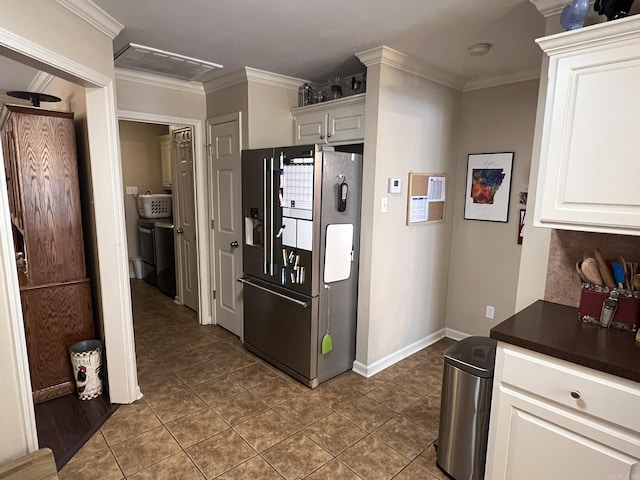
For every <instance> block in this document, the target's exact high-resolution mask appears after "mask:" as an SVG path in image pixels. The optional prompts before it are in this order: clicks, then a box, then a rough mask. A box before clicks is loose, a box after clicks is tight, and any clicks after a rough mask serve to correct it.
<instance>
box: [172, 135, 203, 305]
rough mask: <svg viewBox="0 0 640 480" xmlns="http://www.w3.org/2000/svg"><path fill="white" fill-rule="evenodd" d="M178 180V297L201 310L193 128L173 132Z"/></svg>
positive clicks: (176, 222) (176, 224)
mask: <svg viewBox="0 0 640 480" xmlns="http://www.w3.org/2000/svg"><path fill="white" fill-rule="evenodd" d="M173 144H174V152H175V163H176V173H177V179H175V180H174V182H173V183H174V184H177V185H176V186H177V189H176V190H177V198H176V199H175V201H176V210H177V211H176V214H174V224H175V229H176V250H177V258H178V275H177V276H178V278H177V280H178V294H179V295H180V296H181V297H182V303H183V304H184V305H186V306H187V307H189V308H191V309H192V310H196V311H197V310H198V249H197V246H196V245H197V241H196V209H195V197H194V184H193V141H192V129H191V127H188V128H183V129H179V130H174V131H173Z"/></svg>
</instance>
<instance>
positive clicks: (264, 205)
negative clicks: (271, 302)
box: [262, 157, 269, 275]
mask: <svg viewBox="0 0 640 480" xmlns="http://www.w3.org/2000/svg"><path fill="white" fill-rule="evenodd" d="M262 212H263V213H262V215H263V216H264V217H266V216H267V158H266V157H265V158H263V159H262ZM262 251H263V260H264V261H263V266H264V270H263V271H264V274H265V275H267V274H268V273H269V271H268V265H267V264H268V262H269V261H268V259H267V246H266V245H264V247H263V249H262Z"/></svg>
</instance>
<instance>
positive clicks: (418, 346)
mask: <svg viewBox="0 0 640 480" xmlns="http://www.w3.org/2000/svg"><path fill="white" fill-rule="evenodd" d="M445 336H448V335H446V329H444V328H442V329H440V330H438V331H437V332H434V333H432V334H431V335H427V336H426V337H424V338H422V339H420V340H418V341H417V342H414V343H412V344H410V345H407V346H406V347H404V348H401V349H400V350H398V351H396V352H393V353H392V354H390V355H387V356H386V357H384V358H381V359H380V360H377V361H375V362H373V363H371V364H369V365H366V364H364V363H362V362H358V361H357V360H356V361H355V362H353V371H354V372H355V373H357V374H358V375H362V376H363V377H366V378H369V377H372V376H373V375H375V374H376V373H379V372H381V371H382V370H384V369H385V368H388V367H390V366H391V365H393V364H394V363H398V362H399V361H400V360H403V359H405V358H407V357H408V356H410V355H413V354H414V353H416V352H418V351H420V350H422V349H423V348H425V347H428V346H429V345H432V344H434V343H436V342H437V341H438V340H441V339H443V338H444V337H445Z"/></svg>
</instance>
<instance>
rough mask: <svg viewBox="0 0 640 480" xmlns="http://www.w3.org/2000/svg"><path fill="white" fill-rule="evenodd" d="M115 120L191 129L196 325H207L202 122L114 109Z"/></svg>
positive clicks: (210, 319)
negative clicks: (196, 249)
mask: <svg viewBox="0 0 640 480" xmlns="http://www.w3.org/2000/svg"><path fill="white" fill-rule="evenodd" d="M117 115H118V120H126V121H130V122H141V123H155V124H162V125H180V126H184V127H191V128H192V129H193V154H194V158H193V168H194V172H193V188H194V197H195V199H196V205H195V209H196V212H195V213H196V245H197V248H198V252H197V255H198V322H199V323H200V325H210V324H212V323H214V322H215V318H214V317H215V309H214V308H213V304H212V303H211V301H210V298H211V299H212V298H213V293H211V294H206V293H205V292H213V288H212V287H210V285H213V282H212V279H211V274H209V275H207V274H206V272H207V267H208V265H209V243H210V242H209V229H208V228H207V218H208V216H209V213H208V210H209V209H208V198H207V184H208V175H209V172H208V168H207V165H206V163H205V162H206V160H205V155H204V148H203V147H204V145H205V141H204V139H205V138H206V132H205V130H204V128H205V126H204V122H203V121H202V120H200V119H197V118H183V117H173V116H170V115H158V114H155V113H145V112H135V111H131V110H118V111H117Z"/></svg>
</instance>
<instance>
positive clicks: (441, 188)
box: [427, 177, 446, 202]
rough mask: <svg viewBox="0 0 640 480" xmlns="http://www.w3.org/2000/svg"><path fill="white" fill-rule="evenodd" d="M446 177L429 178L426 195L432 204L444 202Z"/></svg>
mask: <svg viewBox="0 0 640 480" xmlns="http://www.w3.org/2000/svg"><path fill="white" fill-rule="evenodd" d="M445 186H446V177H429V190H428V191H427V195H428V197H429V200H430V201H432V202H444V201H445V200H446V195H445Z"/></svg>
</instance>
